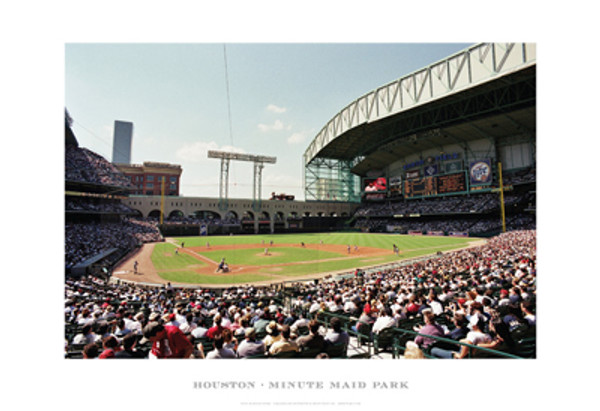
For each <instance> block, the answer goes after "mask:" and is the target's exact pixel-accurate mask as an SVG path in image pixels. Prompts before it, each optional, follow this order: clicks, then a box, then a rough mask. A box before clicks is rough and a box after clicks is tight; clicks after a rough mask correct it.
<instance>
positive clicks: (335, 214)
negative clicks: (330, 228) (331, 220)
mask: <svg viewBox="0 0 600 411" xmlns="http://www.w3.org/2000/svg"><path fill="white" fill-rule="evenodd" d="M329 217H337V213H336V212H335V211H332V212H331V213H330V214H329Z"/></svg>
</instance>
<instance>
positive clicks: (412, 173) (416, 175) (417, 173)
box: [406, 170, 421, 178]
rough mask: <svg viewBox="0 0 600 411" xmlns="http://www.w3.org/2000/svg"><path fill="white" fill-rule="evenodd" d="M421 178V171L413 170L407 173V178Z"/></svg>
mask: <svg viewBox="0 0 600 411" xmlns="http://www.w3.org/2000/svg"><path fill="white" fill-rule="evenodd" d="M420 176H421V171H420V170H412V171H407V172H406V178H419V177H420Z"/></svg>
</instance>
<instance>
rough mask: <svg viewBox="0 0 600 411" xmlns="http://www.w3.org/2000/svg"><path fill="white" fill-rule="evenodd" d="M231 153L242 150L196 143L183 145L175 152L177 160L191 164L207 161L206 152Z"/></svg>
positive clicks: (208, 143) (207, 143) (209, 143)
mask: <svg viewBox="0 0 600 411" xmlns="http://www.w3.org/2000/svg"><path fill="white" fill-rule="evenodd" d="M209 150H217V151H233V152H235V153H244V152H245V151H244V149H242V148H239V147H233V146H222V147H219V145H218V144H217V143H216V142H214V141H210V142H206V141H198V142H195V143H192V144H184V145H183V146H182V147H181V148H179V149H178V150H177V152H176V156H177V158H178V159H179V160H183V161H189V162H191V163H199V162H204V161H205V160H208V151H209Z"/></svg>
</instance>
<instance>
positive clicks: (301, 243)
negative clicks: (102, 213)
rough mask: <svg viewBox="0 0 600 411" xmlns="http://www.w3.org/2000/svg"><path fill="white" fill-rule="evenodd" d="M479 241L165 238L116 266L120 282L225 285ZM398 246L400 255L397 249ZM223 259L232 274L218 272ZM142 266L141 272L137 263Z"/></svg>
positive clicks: (317, 273)
mask: <svg viewBox="0 0 600 411" xmlns="http://www.w3.org/2000/svg"><path fill="white" fill-rule="evenodd" d="M480 241H481V239H477V238H456V237H433V236H432V237H428V236H411V235H393V234H366V233H327V234H323V233H318V234H279V235H273V234H272V235H251V236H242V235H240V236H210V237H184V238H167V239H166V241H165V242H163V243H155V244H145V245H144V246H143V247H142V249H141V250H140V251H139V252H138V254H136V255H135V256H133V257H132V258H131V259H129V260H128V261H126V262H125V263H123V264H121V265H120V266H119V267H117V268H116V269H115V271H114V273H113V274H114V275H115V276H117V277H118V278H122V279H127V280H134V281H140V282H150V283H166V282H170V283H172V284H196V285H206V286H217V285H219V286H227V285H233V284H248V283H257V284H264V283H268V282H280V281H289V280H294V279H309V278H318V277H323V276H325V275H328V274H333V273H337V272H340V271H344V270H348V271H349V270H353V269H355V268H365V267H371V266H377V265H382V264H386V263H392V262H395V261H400V260H402V259H408V258H414V257H420V256H425V255H430V254H435V253H436V252H438V251H442V252H444V251H449V250H454V249H458V248H464V247H468V246H470V245H472V244H474V243H477V242H480ZM394 245H396V246H397V248H398V253H395V252H394V251H393V246H394ZM223 259H224V260H225V262H226V263H227V265H228V267H229V272H227V273H223V272H217V268H218V266H219V263H220V262H221V261H222V260H223ZM135 261H137V262H138V266H137V272H136V270H135V269H134V262H135Z"/></svg>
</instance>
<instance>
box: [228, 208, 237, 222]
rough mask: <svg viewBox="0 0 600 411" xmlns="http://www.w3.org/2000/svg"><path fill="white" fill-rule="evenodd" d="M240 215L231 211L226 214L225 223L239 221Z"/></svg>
mask: <svg viewBox="0 0 600 411" xmlns="http://www.w3.org/2000/svg"><path fill="white" fill-rule="evenodd" d="M238 220H239V218H238V215H237V213H236V212H235V211H233V210H229V211H228V212H227V213H226V214H225V221H238Z"/></svg>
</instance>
